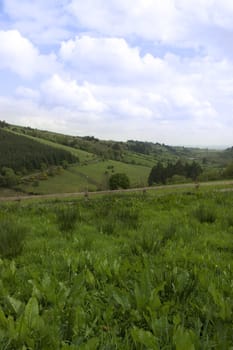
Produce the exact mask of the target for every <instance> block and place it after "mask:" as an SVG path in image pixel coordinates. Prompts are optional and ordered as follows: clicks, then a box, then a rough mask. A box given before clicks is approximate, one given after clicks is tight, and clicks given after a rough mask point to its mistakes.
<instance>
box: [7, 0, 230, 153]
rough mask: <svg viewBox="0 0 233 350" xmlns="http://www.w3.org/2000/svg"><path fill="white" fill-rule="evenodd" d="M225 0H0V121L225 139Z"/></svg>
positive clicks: (86, 131)
mask: <svg viewBox="0 0 233 350" xmlns="http://www.w3.org/2000/svg"><path fill="white" fill-rule="evenodd" d="M232 44H233V2H232V1H231V0H221V1H219V0H189V1H187V0H163V1H161V0H112V1H111V0H85V1H83V0H50V1H48V0H40V1H38V0H37V1H35V0H21V1H18V0H0V119H1V120H6V121H8V122H10V123H13V124H19V125H26V126H31V127H36V128H41V129H48V130H54V131H57V132H63V133H67V134H72V135H80V136H84V135H94V136H96V137H99V138H103V139H115V140H127V139H138V140H147V141H153V142H161V143H166V144H171V145H203V146H209V145H226V146H230V145H232V144H233V141H232V139H233V138H232V135H233V98H232V97H233V45H232Z"/></svg>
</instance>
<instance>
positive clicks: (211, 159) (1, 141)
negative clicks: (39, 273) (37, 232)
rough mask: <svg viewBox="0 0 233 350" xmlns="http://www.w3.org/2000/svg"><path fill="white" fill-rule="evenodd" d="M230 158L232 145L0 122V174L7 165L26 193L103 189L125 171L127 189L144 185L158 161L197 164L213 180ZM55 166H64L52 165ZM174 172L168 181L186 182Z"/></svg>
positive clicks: (202, 178) (218, 177)
mask: <svg viewBox="0 0 233 350" xmlns="http://www.w3.org/2000/svg"><path fill="white" fill-rule="evenodd" d="M232 160H233V147H232V148H229V149H226V150H213V149H207V148H206V149H202V148H192V147H180V146H179V147H175V146H169V145H165V144H160V143H158V142H156V143H153V142H144V141H137V140H128V141H126V142H118V141H113V140H108V141H106V140H99V139H97V138H96V137H94V136H85V137H80V136H71V135H64V134H60V133H56V132H51V131H47V130H38V129H34V128H31V127H22V126H17V125H10V124H7V123H6V122H3V121H0V177H1V173H2V175H3V176H5V178H6V176H7V175H6V172H5V173H4V170H2V169H3V168H4V167H9V168H12V169H13V170H14V171H15V172H17V173H19V177H18V180H17V186H18V187H17V190H20V191H23V192H26V193H36V194H40V193H44V194H46V193H61V192H76V191H86V190H88V191H94V190H101V189H108V184H109V178H110V177H111V176H112V175H113V174H116V173H125V174H126V175H127V176H128V177H129V180H130V186H131V187H142V186H147V185H148V179H149V174H150V172H151V169H152V168H153V167H154V166H156V165H157V164H159V163H161V164H162V166H163V167H164V168H167V166H169V168H170V167H171V165H172V164H176V163H177V161H180V162H182V163H183V164H185V163H186V164H187V165H189V164H192V163H193V162H196V163H197V164H199V165H200V166H201V168H202V170H203V172H202V174H201V176H200V179H199V180H200V181H209V180H218V179H221V178H222V175H223V174H224V169H226V167H227V166H228V164H229V163H230V162H232ZM64 164H65V165H66V166H64ZM69 164H70V165H69ZM58 165H63V169H57V170H56V169H53V167H54V166H58ZM67 165H68V166H67ZM58 168H59V167H58ZM36 169H38V171H36ZM25 174H26V176H25ZM176 175H178V177H177V176H176V177H175V178H172V179H170V180H169V181H179V182H180V181H186V180H187V179H185V178H183V177H184V176H183V177H182V176H180V175H179V174H176ZM8 177H9V173H8ZM2 183H4V182H2ZM3 187H4V186H3ZM5 187H7V186H5ZM0 195H1V193H0Z"/></svg>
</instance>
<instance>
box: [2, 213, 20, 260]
mask: <svg viewBox="0 0 233 350" xmlns="http://www.w3.org/2000/svg"><path fill="white" fill-rule="evenodd" d="M25 235H26V229H25V227H24V226H23V225H20V224H18V223H17V222H14V221H13V220H12V219H9V218H7V219H3V220H1V221H0V255H1V256H2V257H4V258H15V257H16V256H18V255H20V254H21V252H22V249H23V242H24V239H25Z"/></svg>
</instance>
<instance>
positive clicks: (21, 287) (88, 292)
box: [0, 190, 233, 350]
mask: <svg viewBox="0 0 233 350" xmlns="http://www.w3.org/2000/svg"><path fill="white" fill-rule="evenodd" d="M232 203H233V192H231V191H228V192H219V191H218V192H217V191H210V190H205V191H204V192H202V191H200V190H196V191H188V192H184V193H173V194H163V193H162V192H161V194H156V195H149V194H148V193H143V194H137V195H121V196H119V195H117V196H116V195H114V196H108V197H107V196H106V197H98V198H91V199H88V198H83V199H79V200H73V201H72V202H71V201H66V202H59V201H47V202H34V203H33V202H30V203H24V202H19V203H11V204H1V208H0V242H1V244H0V256H1V259H0V276H1V280H0V348H1V349H5V350H13V349H14V350H16V349H17V350H26V349H33V350H34V349H36V350H53V349H54V350H57V349H62V350H66V349H67V350H68V349H81V350H82V349H86V350H92V349H93V350H94V349H101V350H102V349H106V350H107V349H122V350H123V349H124V350H125V349H139V350H143V349H155V350H156V349H163V350H165V349H166V350H169V349H171V350H173V349H176V350H196V349H199V350H205V349H206V350H207V349H219V350H222V349H232V347H233V333H232V326H233V317H232V316H233V315H232V311H233V288H232V287H233V286H232V281H233V272H232V271H233V269H232V267H233V261H232V252H233V240H232V237H233V214H232Z"/></svg>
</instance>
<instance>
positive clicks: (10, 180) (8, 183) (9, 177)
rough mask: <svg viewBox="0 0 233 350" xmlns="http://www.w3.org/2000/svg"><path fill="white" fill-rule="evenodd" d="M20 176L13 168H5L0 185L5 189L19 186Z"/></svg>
mask: <svg viewBox="0 0 233 350" xmlns="http://www.w3.org/2000/svg"><path fill="white" fill-rule="evenodd" d="M18 181H19V179H18V176H17V175H16V174H15V172H14V170H13V169H11V168H7V167H3V168H2V176H1V178H0V185H1V186H4V187H13V186H15V185H17V184H18Z"/></svg>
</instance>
